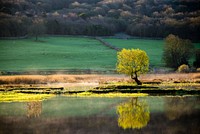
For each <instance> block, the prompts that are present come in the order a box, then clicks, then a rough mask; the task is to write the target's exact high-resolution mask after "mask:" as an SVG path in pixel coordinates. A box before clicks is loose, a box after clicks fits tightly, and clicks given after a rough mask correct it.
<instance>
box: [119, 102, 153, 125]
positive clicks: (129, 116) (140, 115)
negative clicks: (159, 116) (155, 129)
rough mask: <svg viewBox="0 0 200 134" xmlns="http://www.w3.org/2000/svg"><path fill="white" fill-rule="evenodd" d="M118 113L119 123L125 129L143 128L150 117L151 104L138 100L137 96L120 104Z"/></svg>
mask: <svg viewBox="0 0 200 134" xmlns="http://www.w3.org/2000/svg"><path fill="white" fill-rule="evenodd" d="M117 113H118V116H119V118H118V125H119V126H120V127H122V128H123V129H128V128H133V129H141V128H143V127H145V126H146V125H147V123H148V122H149V119H150V113H149V106H148V105H147V104H146V103H145V102H139V101H137V98H135V99H131V100H130V101H128V102H126V103H123V104H120V105H119V106H118V107H117Z"/></svg>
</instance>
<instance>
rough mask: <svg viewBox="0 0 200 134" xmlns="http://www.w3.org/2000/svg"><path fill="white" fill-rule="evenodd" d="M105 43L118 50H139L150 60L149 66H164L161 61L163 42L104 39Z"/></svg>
mask: <svg viewBox="0 0 200 134" xmlns="http://www.w3.org/2000/svg"><path fill="white" fill-rule="evenodd" d="M104 40H105V41H106V42H109V43H110V44H112V45H114V46H116V47H118V48H129V49H131V48H134V49H136V48H139V49H142V50H144V51H146V52H147V54H148V56H149V58H150V65H152V66H164V63H163V61H162V53H163V44H164V41H163V40H145V39H129V40H125V39H104Z"/></svg>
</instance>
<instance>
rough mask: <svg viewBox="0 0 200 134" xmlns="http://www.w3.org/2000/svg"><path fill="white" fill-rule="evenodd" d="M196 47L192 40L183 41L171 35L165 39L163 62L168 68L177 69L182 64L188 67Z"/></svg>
mask: <svg viewBox="0 0 200 134" xmlns="http://www.w3.org/2000/svg"><path fill="white" fill-rule="evenodd" d="M193 48H194V46H193V44H192V43H191V41H190V40H185V39H181V38H179V37H178V36H175V35H173V34H170V35H168V36H167V38H166V39H165V46H164V53H163V60H164V61H165V63H166V66H168V67H172V68H177V67H179V66H180V65H182V64H186V65H188V60H189V58H190V57H191V55H192V50H193Z"/></svg>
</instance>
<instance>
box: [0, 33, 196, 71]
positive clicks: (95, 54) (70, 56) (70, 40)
mask: <svg viewBox="0 0 200 134" xmlns="http://www.w3.org/2000/svg"><path fill="white" fill-rule="evenodd" d="M39 39H40V41H38V42H36V41H34V38H30V39H20V40H0V71H11V72H12V71H48V70H52V71H57V70H58V71H59V70H71V69H75V70H85V69H87V70H88V69H90V70H97V71H107V70H115V65H116V61H117V59H116V53H117V52H116V51H115V50H112V49H110V48H108V47H106V46H103V45H102V44H101V43H100V42H99V41H97V40H95V39H92V38H84V37H44V38H39ZM104 40H105V41H106V42H109V43H111V44H112V45H114V46H116V47H118V48H139V49H142V50H145V51H146V52H147V54H148V56H149V58H150V65H151V66H154V67H163V66H164V63H163V61H162V53H163V45H164V41H163V40H147V39H128V40H125V39H111V38H104ZM195 46H196V47H198V48H200V43H198V44H195Z"/></svg>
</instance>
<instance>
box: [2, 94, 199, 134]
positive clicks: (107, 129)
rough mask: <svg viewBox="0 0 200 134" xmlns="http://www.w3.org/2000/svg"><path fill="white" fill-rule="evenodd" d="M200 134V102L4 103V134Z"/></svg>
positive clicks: (172, 99)
mask: <svg viewBox="0 0 200 134" xmlns="http://www.w3.org/2000/svg"><path fill="white" fill-rule="evenodd" d="M6 133H8V134H12V133H17V134H18V133H20V134H21V133H28V134H29V133H30V134H35V133H36V134H44V133H49V134H57V133H58V134H133V133H136V134H137V133H138V134H141V133H145V134H146V133H148V134H155V133H158V134H161V133H162V134H188V133H189V134H199V133H200V96H185V97H179V96H177V97H157V96H147V97H138V98H120V97H117V98H103V97H99V98H95V97H94V98H89V97H65V96H56V97H53V98H51V99H48V100H45V101H42V102H41V101H38V102H12V103H0V134H6Z"/></svg>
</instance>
